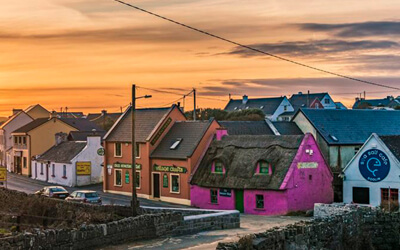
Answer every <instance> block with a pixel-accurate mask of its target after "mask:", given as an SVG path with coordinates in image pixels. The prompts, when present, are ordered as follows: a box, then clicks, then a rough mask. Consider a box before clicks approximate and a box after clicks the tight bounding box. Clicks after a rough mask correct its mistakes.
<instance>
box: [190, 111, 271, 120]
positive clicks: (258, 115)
mask: <svg viewBox="0 0 400 250" xmlns="http://www.w3.org/2000/svg"><path fill="white" fill-rule="evenodd" d="M185 115H186V117H187V118H188V119H189V120H193V111H187V112H185ZM210 118H215V119H216V120H217V121H262V120H264V119H265V116H264V113H263V112H262V111H261V110H260V109H245V110H239V111H233V112H228V111H225V110H222V109H211V108H206V109H198V110H196V119H197V120H209V119H210Z"/></svg>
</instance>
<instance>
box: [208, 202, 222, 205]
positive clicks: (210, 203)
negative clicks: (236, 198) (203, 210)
mask: <svg viewBox="0 0 400 250" xmlns="http://www.w3.org/2000/svg"><path fill="white" fill-rule="evenodd" d="M208 204H209V205H219V203H212V202H209V203H208Z"/></svg>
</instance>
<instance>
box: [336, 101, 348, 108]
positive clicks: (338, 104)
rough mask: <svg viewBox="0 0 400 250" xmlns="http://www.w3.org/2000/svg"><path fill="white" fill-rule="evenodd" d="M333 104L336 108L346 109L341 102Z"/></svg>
mask: <svg viewBox="0 0 400 250" xmlns="http://www.w3.org/2000/svg"><path fill="white" fill-rule="evenodd" d="M335 105H336V108H337V109H347V107H346V106H344V104H343V103H341V102H335Z"/></svg>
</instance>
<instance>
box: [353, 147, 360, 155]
mask: <svg viewBox="0 0 400 250" xmlns="http://www.w3.org/2000/svg"><path fill="white" fill-rule="evenodd" d="M358 151H360V147H355V148H354V155H356V154H357V153H358Z"/></svg>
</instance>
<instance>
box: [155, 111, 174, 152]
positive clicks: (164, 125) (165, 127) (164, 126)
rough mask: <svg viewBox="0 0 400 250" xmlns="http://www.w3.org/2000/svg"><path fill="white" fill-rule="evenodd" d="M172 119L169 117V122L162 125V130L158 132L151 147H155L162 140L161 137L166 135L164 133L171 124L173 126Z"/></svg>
mask: <svg viewBox="0 0 400 250" xmlns="http://www.w3.org/2000/svg"><path fill="white" fill-rule="evenodd" d="M171 122H172V119H171V117H168V119H167V121H166V122H165V123H164V124H163V125H162V127H161V128H160V130H158V132H157V134H156V135H155V136H154V138H153V140H151V142H150V143H151V145H152V146H153V145H154V144H156V142H157V141H158V139H160V137H161V135H162V134H163V133H164V131H165V130H166V129H167V128H168V126H169V124H171Z"/></svg>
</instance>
